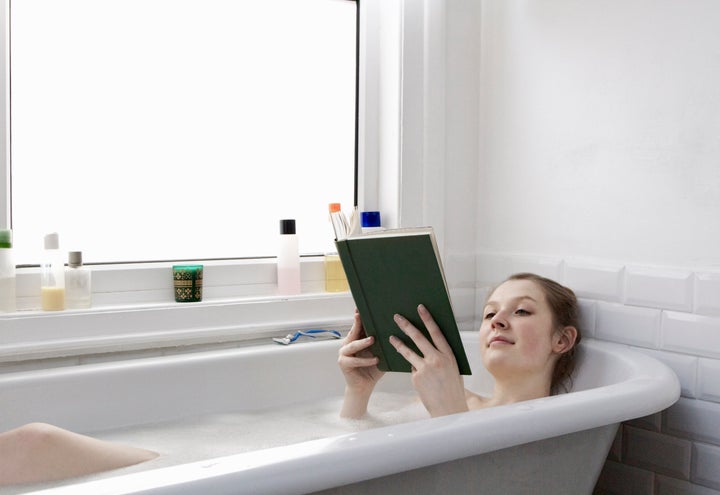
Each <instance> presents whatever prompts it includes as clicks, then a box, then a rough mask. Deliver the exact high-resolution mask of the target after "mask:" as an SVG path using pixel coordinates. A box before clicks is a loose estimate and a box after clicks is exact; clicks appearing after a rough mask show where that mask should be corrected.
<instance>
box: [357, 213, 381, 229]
mask: <svg viewBox="0 0 720 495" xmlns="http://www.w3.org/2000/svg"><path fill="white" fill-rule="evenodd" d="M360 225H361V226H362V227H380V212H379V211H363V212H362V213H360Z"/></svg>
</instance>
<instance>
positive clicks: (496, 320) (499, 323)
mask: <svg viewBox="0 0 720 495" xmlns="http://www.w3.org/2000/svg"><path fill="white" fill-rule="evenodd" d="M490 325H491V326H492V327H493V328H505V327H506V326H507V322H506V321H505V319H504V318H503V317H502V315H501V314H500V313H497V314H496V315H495V316H493V317H492V320H490Z"/></svg>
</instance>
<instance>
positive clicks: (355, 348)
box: [338, 337, 374, 356]
mask: <svg viewBox="0 0 720 495" xmlns="http://www.w3.org/2000/svg"><path fill="white" fill-rule="evenodd" d="M373 342H374V339H373V337H365V338H364V339H360V340H351V341H349V342H347V343H346V344H345V345H343V346H342V347H340V351H338V352H339V353H340V354H341V355H343V356H352V355H354V354H357V353H358V352H361V351H364V350H365V349H367V348H369V347H370V346H371V345H372V344H373Z"/></svg>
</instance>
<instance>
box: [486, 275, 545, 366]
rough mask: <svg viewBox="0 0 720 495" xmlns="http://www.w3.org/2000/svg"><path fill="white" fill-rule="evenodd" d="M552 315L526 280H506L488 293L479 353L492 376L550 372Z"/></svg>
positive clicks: (542, 295)
mask: <svg viewBox="0 0 720 495" xmlns="http://www.w3.org/2000/svg"><path fill="white" fill-rule="evenodd" d="M555 333H556V332H554V328H553V314H552V311H551V309H550V306H549V304H548V302H547V300H546V298H545V293H544V292H543V290H542V289H541V288H540V286H539V285H537V284H536V283H535V282H533V281H530V280H509V281H507V282H504V283H503V284H502V285H500V286H499V287H498V288H497V289H495V291H494V292H493V293H492V294H491V295H490V297H489V299H488V302H487V304H486V306H485V309H484V311H483V321H482V325H481V326H480V353H481V356H482V360H483V364H484V365H485V368H486V369H487V370H488V371H490V372H491V373H492V374H493V375H494V376H495V377H496V378H497V377H498V376H501V375H502V376H506V377H512V376H514V375H518V376H521V375H525V374H528V373H530V374H537V373H550V374H552V369H553V367H554V365H555V362H556V360H557V356H558V355H557V353H556V352H554V351H553V349H554V340H555V339H554V334H555Z"/></svg>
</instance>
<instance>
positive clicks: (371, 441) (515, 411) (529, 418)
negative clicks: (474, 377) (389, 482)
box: [36, 332, 680, 495]
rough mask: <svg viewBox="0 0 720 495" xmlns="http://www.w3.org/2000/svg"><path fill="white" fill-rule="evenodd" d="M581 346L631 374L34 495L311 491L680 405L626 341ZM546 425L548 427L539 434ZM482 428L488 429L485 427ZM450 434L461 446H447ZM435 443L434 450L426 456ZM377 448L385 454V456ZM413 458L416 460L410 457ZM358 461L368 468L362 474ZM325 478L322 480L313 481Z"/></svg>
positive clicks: (667, 382) (665, 372)
mask: <svg viewBox="0 0 720 495" xmlns="http://www.w3.org/2000/svg"><path fill="white" fill-rule="evenodd" d="M475 334H476V332H472V333H471V332H464V335H463V337H464V338H467V339H468V341H469V342H472V341H473V340H474V338H476V336H475ZM317 344H319V345H323V344H325V345H327V344H326V343H317ZM583 346H584V348H586V349H592V351H593V352H600V353H609V354H611V356H612V359H618V360H620V363H622V365H623V367H624V368H625V369H627V370H628V371H629V372H632V373H633V376H632V377H631V378H629V379H626V380H623V381H620V382H618V383H612V384H609V385H604V386H601V387H596V388H592V389H589V390H581V391H576V392H573V393H572V394H564V395H559V396H554V397H546V398H541V399H535V400H531V401H525V402H521V403H517V404H511V405H506V406H498V407H494V408H491V409H483V410H477V411H470V412H467V413H461V414H454V415H450V416H444V417H440V418H430V419H425V420H420V421H414V422H410V423H403V424H398V425H392V426H386V427H380V428H375V429H370V430H363V431H359V432H356V433H349V434H344V435H339V436H336V437H330V438H323V439H318V440H311V441H307V442H301V443H297V444H292V445H287V446H281V447H274V448H270V449H264V450H256V451H251V452H245V453H241V454H234V455H230V456H224V457H218V458H213V459H206V460H202V461H197V462H191V463H187V464H179V465H175V466H168V467H163V468H157V469H149V470H146V471H140V472H136V473H131V474H124V475H120V476H114V477H107V478H102V479H99V480H93V481H87V482H83V483H79V484H72V485H66V486H61V487H56V488H49V489H47V490H41V491H40V492H36V493H46V494H48V495H50V494H52V495H63V494H70V493H73V494H85V493H87V494H91V493H92V494H96V493H108V494H109V493H113V494H130V493H158V494H159V493H167V492H166V491H165V490H173V489H174V488H178V485H181V484H187V486H188V487H190V486H192V485H193V483H197V482H209V483H213V482H216V483H219V482H220V481H221V480H225V481H226V482H227V481H228V480H232V479H234V478H237V483H241V484H242V486H243V490H245V489H247V490H249V491H248V493H253V492H255V493H261V492H275V493H280V492H281V493H303V492H308V491H315V490H321V489H326V488H331V487H333V486H338V485H345V484H349V483H354V482H360V481H364V480H366V479H369V478H376V477H379V476H384V475H388V474H393V473H396V472H401V471H408V470H411V469H416V468H420V467H425V466H429V465H433V464H439V463H442V462H448V461H452V460H456V459H459V458H463V457H469V456H473V455H479V454H483V453H487V452H490V451H495V450H500V449H504V448H508V447H514V446H517V445H520V444H525V443H530V442H535V441H539V440H543V439H546V438H550V437H555V436H560V435H565V434H569V433H575V432H578V431H581V430H590V429H594V428H598V427H603V426H608V425H615V424H617V423H620V422H622V421H626V420H630V419H635V418H638V417H643V416H647V415H649V414H653V413H655V412H658V411H660V410H662V409H665V408H667V407H669V406H670V405H672V404H673V403H675V402H676V401H677V400H678V398H679V396H680V384H679V381H678V379H677V377H676V376H675V374H674V373H673V372H672V371H671V370H670V369H669V368H668V367H667V366H666V365H665V364H663V363H661V362H660V361H658V360H657V359H655V358H653V357H651V356H648V355H646V354H643V353H641V352H638V351H635V350H632V349H631V348H630V347H628V346H626V345H623V344H616V343H610V342H603V341H598V340H595V339H585V340H584V341H583ZM216 352H223V351H216ZM150 359H162V358H150ZM103 366H104V365H103ZM609 397H612V399H613V406H614V407H613V408H612V409H610V408H609V407H608V401H607V399H608V398H609ZM538 423H542V424H543V425H544V427H543V428H542V429H538V428H536V425H537V424H538ZM478 424H482V425H483V428H477V425H478ZM508 429H512V430H513V434H512V435H511V437H512V438H509V436H508V434H507V433H506V432H507V430H508ZM451 437H452V438H453V442H452V446H449V443H450V442H448V438H451ZM428 445H432V446H433V449H428V448H427V446H428ZM378 449H380V450H382V452H383V455H382V456H378V455H377V452H378ZM408 452H412V453H413V455H412V456H408V455H407V453H408ZM358 462H361V463H362V466H363V469H362V470H360V471H358V469H357V464H358ZM323 471H324V475H323V478H322V479H320V478H319V477H318V476H316V475H313V474H312V473H318V472H323ZM173 487H174V488H173ZM173 493H183V492H182V491H181V492H174V491H173ZM188 493H189V492H188Z"/></svg>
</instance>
